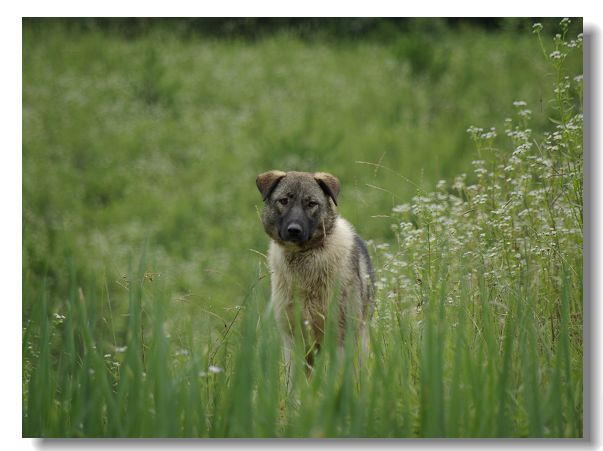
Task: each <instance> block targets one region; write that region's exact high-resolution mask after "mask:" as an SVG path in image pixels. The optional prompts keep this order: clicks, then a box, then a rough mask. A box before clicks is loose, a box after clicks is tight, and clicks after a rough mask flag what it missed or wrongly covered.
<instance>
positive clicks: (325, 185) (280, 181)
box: [255, 171, 339, 250]
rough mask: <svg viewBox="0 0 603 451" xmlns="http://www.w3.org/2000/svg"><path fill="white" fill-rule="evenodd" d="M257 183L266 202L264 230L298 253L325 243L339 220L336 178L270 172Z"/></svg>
mask: <svg viewBox="0 0 603 451" xmlns="http://www.w3.org/2000/svg"><path fill="white" fill-rule="evenodd" d="M255 182H256V185H257V187H258V189H259V190H260V193H261V195H262V199H263V201H264V212H263V214H262V222H263V224H264V229H265V230H266V233H267V234H268V235H269V236H270V237H271V238H272V239H273V240H274V241H276V242H277V243H279V244H281V245H284V246H287V247H288V248H291V249H296V250H305V249H310V248H313V247H317V246H320V245H321V244H322V243H323V241H324V239H325V237H326V236H327V235H328V234H329V232H330V231H331V229H332V228H333V225H334V223H335V219H336V218H337V210H336V208H335V206H336V205H337V195H338V194H339V180H337V178H336V177H334V176H332V175H331V174H327V173H326V172H315V173H310V172H283V171H268V172H264V173H263V174H260V175H258V177H257V179H256V181H255Z"/></svg>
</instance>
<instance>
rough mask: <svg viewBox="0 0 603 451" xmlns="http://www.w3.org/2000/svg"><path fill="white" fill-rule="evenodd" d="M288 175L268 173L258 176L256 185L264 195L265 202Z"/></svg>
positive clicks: (278, 172)
mask: <svg viewBox="0 0 603 451" xmlns="http://www.w3.org/2000/svg"><path fill="white" fill-rule="evenodd" d="M286 175H287V173H286V172H283V171H268V172H264V173H263V174H260V175H258V176H257V178H256V179H255V184H256V185H257V187H258V189H259V190H260V193H261V194H262V200H263V201H266V199H268V198H269V197H270V195H271V194H272V191H274V188H276V185H277V183H278V182H279V181H280V180H281V179H282V178H283V177H284V176H286Z"/></svg>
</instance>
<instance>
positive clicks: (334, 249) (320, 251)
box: [269, 218, 354, 304]
mask: <svg viewBox="0 0 603 451" xmlns="http://www.w3.org/2000/svg"><path fill="white" fill-rule="evenodd" d="M353 237H354V231H353V229H352V226H351V225H350V224H349V223H348V222H347V221H346V220H344V219H343V218H338V219H337V221H336V223H335V226H334V228H333V232H332V233H331V234H329V236H328V237H327V239H326V240H325V243H324V245H323V246H321V247H319V248H316V249H311V250H308V251H305V252H296V251H294V250H288V249H286V248H283V247H281V246H279V245H278V244H276V243H274V242H272V243H271V245H270V250H269V259H270V266H271V269H272V271H273V272H274V273H275V275H278V276H277V277H276V278H274V277H273V280H274V279H276V280H278V281H280V283H281V284H282V286H281V287H277V289H278V290H279V291H280V290H282V291H285V292H288V293H289V294H291V293H292V292H297V291H298V292H300V294H302V296H303V297H304V300H305V302H306V303H308V302H309V303H312V304H314V303H323V302H324V301H325V300H326V299H325V298H326V297H328V296H329V294H330V290H331V288H333V286H334V284H336V283H339V284H342V286H345V284H346V283H347V281H348V280H349V279H350V277H351V276H352V275H351V274H347V273H346V268H349V265H347V264H345V263H344V262H346V261H347V260H348V259H350V258H351V252H352V245H353V243H354V239H353Z"/></svg>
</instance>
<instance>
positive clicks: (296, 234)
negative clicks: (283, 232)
mask: <svg viewBox="0 0 603 451" xmlns="http://www.w3.org/2000/svg"><path fill="white" fill-rule="evenodd" d="M302 232H303V230H302V228H301V226H300V225H299V224H296V223H295V222H294V223H291V224H289V225H288V226H287V234H288V235H289V238H291V239H292V240H299V239H300V238H301V237H302Z"/></svg>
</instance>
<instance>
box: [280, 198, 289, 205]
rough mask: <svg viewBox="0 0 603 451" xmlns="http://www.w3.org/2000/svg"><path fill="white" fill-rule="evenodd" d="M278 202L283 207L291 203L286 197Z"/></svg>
mask: <svg viewBox="0 0 603 451" xmlns="http://www.w3.org/2000/svg"><path fill="white" fill-rule="evenodd" d="M278 202H279V203H280V204H281V205H287V204H288V203H289V199H287V198H286V197H283V198H282V199H279V200H278Z"/></svg>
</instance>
